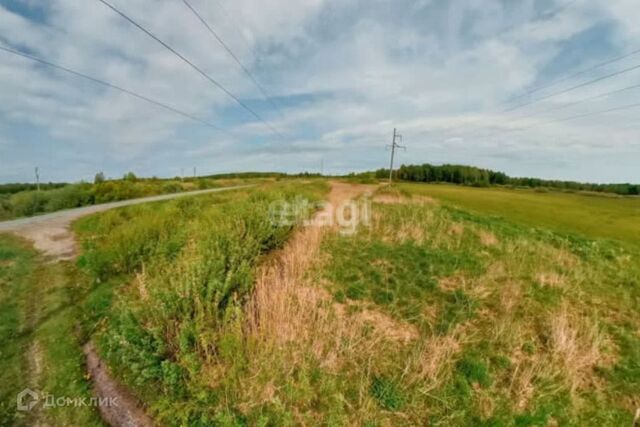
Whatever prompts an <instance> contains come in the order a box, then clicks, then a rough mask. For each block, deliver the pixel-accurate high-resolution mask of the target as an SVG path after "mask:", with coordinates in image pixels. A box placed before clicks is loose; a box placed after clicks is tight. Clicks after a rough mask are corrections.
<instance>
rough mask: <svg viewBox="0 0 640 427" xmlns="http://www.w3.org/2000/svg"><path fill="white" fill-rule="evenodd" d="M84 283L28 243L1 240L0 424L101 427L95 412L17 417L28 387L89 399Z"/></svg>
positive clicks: (64, 410)
mask: <svg viewBox="0 0 640 427" xmlns="http://www.w3.org/2000/svg"><path fill="white" fill-rule="evenodd" d="M87 290H88V287H87V282H86V280H85V278H83V277H81V276H78V275H77V273H76V271H75V268H74V267H73V266H72V265H69V264H66V263H60V264H47V263H45V262H44V260H42V259H41V258H40V257H39V256H38V255H37V253H36V252H35V251H34V250H33V249H31V247H30V246H29V245H28V244H27V243H26V242H24V241H22V240H20V239H18V238H15V237H12V236H8V235H0V299H1V300H2V303H1V304H0V318H1V319H2V322H1V324H0V342H1V343H2V345H1V348H2V352H1V353H0V375H1V379H0V398H1V402H2V403H1V406H0V425H22V424H31V423H34V422H36V420H37V421H38V422H44V423H48V424H50V425H71V424H75V425H87V426H91V425H102V424H101V422H100V419H99V416H98V415H97V412H96V411H95V409H93V408H88V407H65V408H49V409H41V407H40V406H38V407H36V408H35V409H34V410H33V411H32V412H31V413H28V414H24V413H16V411H15V404H16V402H15V398H16V394H17V393H18V392H19V391H21V390H23V389H24V388H26V387H30V388H32V389H34V390H39V391H41V392H45V393H50V394H52V395H54V396H56V397H69V398H86V397H90V392H89V384H88V382H87V380H86V379H85V378H84V369H83V358H82V352H81V349H80V337H79V335H78V333H77V332H78V329H77V328H78V326H79V325H78V322H77V319H78V317H79V313H80V310H79V301H80V300H81V299H82V298H83V297H84V295H85V294H86V292H87Z"/></svg>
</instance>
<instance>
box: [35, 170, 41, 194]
mask: <svg viewBox="0 0 640 427" xmlns="http://www.w3.org/2000/svg"><path fill="white" fill-rule="evenodd" d="M35 171H36V188H37V189H38V191H40V173H39V170H38V167H37V166H36V170H35Z"/></svg>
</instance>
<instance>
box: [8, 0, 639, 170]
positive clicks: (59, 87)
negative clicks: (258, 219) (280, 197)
mask: <svg viewBox="0 0 640 427" xmlns="http://www.w3.org/2000/svg"><path fill="white" fill-rule="evenodd" d="M113 2H114V4H115V5H116V6H117V7H118V8H120V9H122V10H123V11H125V12H126V13H127V14H129V15H130V16H132V17H133V18H134V19H136V20H138V21H139V22H140V23H141V24H142V25H144V26H145V27H148V28H149V29H150V31H152V32H153V33H154V34H156V35H158V36H159V37H161V38H162V39H163V40H165V41H166V42H167V43H169V44H170V45H171V46H174V47H175V48H176V49H178V50H179V51H180V52H182V53H184V55H185V56H187V57H188V58H190V59H192V60H193V61H194V62H195V63H196V64H197V65H198V66H199V67H201V68H202V69H203V70H205V71H206V72H207V73H209V74H210V75H211V76H212V77H214V78H215V79H216V80H217V81H219V82H220V83H221V84H223V85H225V86H226V87H228V88H229V90H231V91H232V92H233V93H234V94H236V95H237V96H238V97H240V98H241V99H242V100H243V102H245V103H246V104H248V105H250V106H251V107H252V108H253V109H255V110H256V111H258V112H259V113H260V115H261V116H262V117H264V118H266V119H267V120H268V121H269V123H270V124H272V125H273V126H274V127H276V128H277V129H278V130H279V131H280V132H281V133H283V134H284V139H281V138H279V137H277V136H276V135H274V134H273V133H272V132H271V131H270V130H269V129H268V127H267V126H265V125H264V124H262V123H260V122H259V121H257V120H256V119H255V118H254V117H252V116H251V115H250V114H248V113H247V112H246V111H244V110H242V109H241V108H239V107H238V105H237V104H236V103H235V102H234V101H233V100H231V99H230V98H229V97H228V96H226V95H225V94H224V93H222V92H221V91H220V90H219V89H216V88H215V87H213V86H212V85H211V84H210V83H209V82H208V81H207V80H205V79H204V78H203V77H202V76H200V75H198V74H197V73H195V72H194V71H193V70H191V69H190V68H189V67H188V66H186V65H185V64H184V63H182V62H181V61H180V60H179V59H178V58H176V57H175V56H174V55H172V54H171V53H170V52H168V51H167V50H165V49H163V48H162V47H161V46H159V45H158V44H157V43H156V42H154V41H153V40H151V39H150V38H148V37H147V36H145V35H144V34H143V33H141V32H140V31H138V30H136V29H135V28H134V27H133V26H131V25H130V24H129V23H127V22H126V21H124V20H123V19H121V18H120V17H118V16H117V15H116V14H114V13H113V12H112V11H110V10H109V9H108V8H106V7H105V6H104V5H102V4H100V3H99V2H97V1H85V2H78V1H75V0H52V1H51V2H47V3H46V4H42V3H41V2H22V3H21V2H12V3H11V4H13V5H14V6H12V7H11V8H10V7H9V6H8V5H5V6H0V42H2V43H3V44H5V45H10V46H12V47H14V48H17V49H21V50H23V51H26V52H30V53H33V54H35V55H37V56H40V57H42V58H45V59H47V60H50V61H52V62H56V63H59V64H61V65H64V66H67V67H69V68H72V69H75V70H78V71H81V72H84V73H87V74H90V75H92V76H95V77H97V78H100V79H104V80H107V81H109V82H112V83H114V84H117V85H119V86H122V87H124V88H127V89H131V90H134V91H136V92H138V93H140V94H143V95H145V96H148V97H150V98H153V99H156V100H158V101H161V102H164V103H167V104H169V105H171V106H173V107H175V108H178V109H181V110H183V111H185V112H188V113H190V114H193V115H196V116H198V117H201V118H203V119H206V120H208V121H211V122H214V123H217V124H220V125H221V126H223V127H224V128H225V129H228V130H227V131H224V132H215V131H212V130H211V129H208V128H203V127H202V126H200V125H199V124H197V123H193V122H191V121H189V120H188V119H185V118H183V117H181V116H177V115H174V114H172V113H169V112H167V111H164V110H162V109H160V108H158V107H155V106H152V105H149V104H146V103H144V102H142V101H140V100H137V99H134V98H131V97H130V96H127V95H125V94H122V93H120V92H117V91H113V90H109V89H106V88H103V87H100V86H97V85H95V84H93V83H91V82H86V81H82V80H80V79H78V78H76V77H73V76H68V75H65V74H64V73H61V72H58V71H54V70H51V69H47V68H44V67H42V66H40V65H36V64H34V63H30V62H28V61H27V60H24V59H21V58H17V57H13V56H10V55H9V54H6V53H4V52H0V58H1V60H0V101H1V102H0V154H2V160H1V162H2V163H3V164H2V168H0V181H7V180H17V179H20V180H28V179H30V175H31V172H32V167H33V164H34V163H36V162H38V163H39V164H40V166H41V169H42V170H43V173H44V174H49V175H50V177H51V179H55V180H62V179H64V180H76V179H78V178H81V177H83V176H85V175H90V174H91V170H92V169H104V170H105V172H107V174H108V175H119V174H120V173H122V172H123V171H126V170H129V169H135V168H139V173H145V174H155V175H160V176H170V175H175V174H176V173H178V172H179V170H180V169H183V168H189V169H190V168H192V167H193V166H197V167H198V169H199V170H200V171H202V172H203V173H213V172H217V171H230V170H273V169H278V170H287V171H297V170H302V169H306V168H318V167H319V166H318V165H319V163H320V160H321V159H322V160H324V164H325V170H331V171H332V172H347V171H350V170H362V169H366V168H373V167H376V168H377V167H384V166H385V165H386V161H387V160H386V157H387V155H388V153H386V152H385V149H384V146H385V145H386V144H388V142H389V139H390V134H391V131H392V128H393V127H397V128H399V130H400V131H401V132H402V133H403V134H404V136H405V143H406V145H407V146H408V148H409V151H408V152H407V154H406V155H405V154H403V153H401V154H400V161H401V162H407V163H408V162H426V161H432V162H433V161H438V162H462V163H468V164H478V165H480V166H486V167H494V168H498V169H503V170H505V171H507V172H508V173H510V174H513V175H521V174H527V175H537V176H542V177H545V176H549V177H557V178H567V179H581V180H595V181H598V180H604V179H607V180H609V179H612V178H613V179H615V180H619V181H640V172H639V171H638V169H637V167H636V168H634V167H633V166H632V165H631V164H630V163H629V162H625V161H622V160H623V159H625V160H626V159H628V158H629V156H636V157H638V156H639V155H640V147H639V144H638V141H639V138H638V137H639V136H640V125H638V126H635V125H634V123H636V117H637V113H638V110H632V109H630V110H627V111H619V112H612V113H610V114H605V115H597V116H593V117H592V118H584V119H577V120H571V121H566V122H556V123H548V122H550V121H551V120H555V119H560V118H563V117H570V116H572V115H579V114H584V113H589V112H597V111H602V110H606V109H608V108H612V107H616V106H620V105H627V104H630V103H632V102H633V100H634V99H637V95H638V93H639V92H640V91H633V90H630V91H628V92H623V93H619V94H616V95H615V96H611V97H601V98H598V99H596V100H593V101H589V102H584V103H582V104H576V105H575V106H573V107H568V108H565V109H561V110H554V108H557V107H558V106H561V105H563V103H570V102H576V101H580V100H583V99H586V98H589V97H594V96H596V95H599V94H603V93H606V92H608V91H613V90H616V89H619V88H622V87H625V86H628V85H631V84H633V83H635V82H636V81H637V78H638V75H640V70H639V71H638V72H630V73H627V74H624V75H621V76H618V77H616V78H615V79H610V80H606V81H602V82H600V83H598V84H597V85H592V86H588V87H584V88H581V89H580V90H575V91H571V92H568V93H566V94H563V95H562V96H557V97H553V98H549V99H548V100H545V101H542V102H538V103H535V104H532V105H531V106H530V107H527V108H523V109H521V110H518V111H514V112H512V113H505V112H503V111H504V110H505V108H506V107H507V106H509V105H513V104H510V103H509V100H510V99H511V98H513V97H514V96H516V95H518V94H521V93H523V92H524V91H527V90H530V89H531V88H535V87H537V86H539V85H541V84H546V83H548V82H549V81H553V80H554V79H556V78H558V77H559V76H564V75H567V73H571V72H574V71H577V70H580V69H582V68H584V67H589V66H591V65H593V64H596V63H598V62H599V61H603V60H605V59H608V58H611V57H614V56H616V55H622V54H624V53H626V52H629V51H631V50H633V49H637V46H640V31H638V28H637V25H636V24H637V22H638V19H640V10H639V9H638V8H637V7H636V5H635V2H634V1H633V0H614V1H610V2H599V3H597V4H596V3H595V2H585V1H578V2H575V3H573V4H571V2H569V3H567V2H566V0H522V1H520V2H511V1H506V0H484V1H462V0H458V1H451V2H438V1H429V0H423V1H417V0H416V1H409V0H396V1H390V0H373V1H366V2H364V1H363V0H312V1H305V2H300V1H294V0H277V1H271V2H262V1H258V0H235V1H227V0H219V2H220V3H221V4H222V5H223V7H222V8H221V7H218V6H217V5H216V2H207V1H204V0H191V3H192V4H193V5H194V7H196V8H197V9H198V11H199V12H200V13H202V15H203V16H204V17H205V19H207V21H208V22H210V24H211V26H212V27H213V28H215V29H216V31H217V32H218V33H219V34H220V35H221V36H222V37H223V38H224V39H225V41H226V42H227V44H228V45H229V46H230V47H231V48H232V49H233V50H234V52H235V53H236V54H237V56H238V57H239V58H240V60H241V61H242V62H243V63H244V64H246V65H247V67H249V68H250V69H251V70H252V73H253V74H254V75H255V76H256V78H257V79H258V80H259V81H260V82H261V83H262V85H263V86H264V87H265V88H266V90H267V91H268V93H269V94H271V95H272V96H273V102H274V103H276V104H277V105H278V106H279V108H278V109H277V110H274V109H273V108H271V104H270V103H268V102H266V101H265V100H264V99H261V94H260V92H259V91H258V90H257V89H256V87H255V86H254V85H253V84H252V82H251V81H250V80H249V79H248V78H247V76H246V75H244V74H243V72H242V70H240V69H239V67H238V65H237V64H236V63H235V62H234V61H233V60H232V59H231V58H229V56H228V55H227V53H226V52H225V51H224V50H223V49H222V48H221V47H220V46H219V45H218V44H217V42H216V41H215V39H213V38H212V36H211V34H209V33H208V32H207V30H206V29H205V28H204V27H202V25H201V24H200V23H199V22H198V20H197V19H196V18H195V17H194V16H193V15H192V14H191V13H190V12H189V10H188V9H187V8H186V7H184V5H183V4H182V2H180V1H170V0H161V1H158V0H140V1H137V2H125V1H124V0H113ZM15 4H19V5H21V7H16V6H15ZM564 4H569V6H567V7H564V8H563V5H564ZM593 40H597V41H598V43H597V46H596V44H594V43H593ZM637 63H640V55H637V56H635V57H634V56H632V57H629V58H627V59H625V60H623V61H619V62H617V63H612V64H609V65H607V66H605V67H602V68H601V69H598V70H594V71H593V72H590V73H585V74H583V75H579V76H575V77H573V78H571V79H567V80H565V81H562V82H560V83H558V84H557V85H555V86H551V87H549V88H548V89H546V90H544V91H540V92H539V93H537V94H535V95H534V96H532V97H531V98H530V99H535V96H543V95H545V94H549V93H552V92H553V91H555V90H559V89H562V88H566V87H571V86H573V85H576V84H579V83H582V82H584V81H587V80H588V79H590V78H595V77H597V76H599V75H603V74H605V73H607V72H613V71H615V70H618V69H623V68H625V67H630V66H632V65H635V64H637ZM528 99H529V98H523V99H521V100H520V101H521V102H522V101H526V100H528ZM636 102H637V101H636ZM520 128H528V129H525V130H521V131H518V130H517V129H520ZM24 141H29V143H28V144H26V143H25V142H24ZM43 147H47V150H48V151H47V150H44V149H43ZM43 150H44V151H43ZM52 153H53V154H52ZM599 159H601V164H599V167H598V168H595V169H594V168H590V169H587V168H585V167H584V164H585V163H588V164H598V161H599ZM616 159H617V160H616ZM618 160H620V162H618ZM5 162H6V163H7V165H6V166H5V164H4V163H5ZM617 163H621V164H623V166H622V167H618V166H617ZM9 165H11V167H9ZM177 171H178V172H177Z"/></svg>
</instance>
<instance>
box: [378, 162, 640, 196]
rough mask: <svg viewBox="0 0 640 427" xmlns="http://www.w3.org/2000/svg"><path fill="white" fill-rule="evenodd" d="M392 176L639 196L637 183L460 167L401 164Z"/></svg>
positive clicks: (381, 175) (386, 173) (380, 171)
mask: <svg viewBox="0 0 640 427" xmlns="http://www.w3.org/2000/svg"><path fill="white" fill-rule="evenodd" d="M375 175H376V178H380V179H384V178H387V177H388V176H389V169H378V170H377V171H376V172H375ZM394 176H395V177H396V178H397V179H399V180H402V181H414V182H448V183H452V184H460V185H469V186H475V187H487V186H490V185H508V186H516V187H532V188H541V187H544V188H555V189H561V190H571V191H595V192H600V193H615V194H620V195H623V196H631V195H638V194H640V184H628V183H626V184H589V183H582V182H574V181H557V180H546V179H539V178H513V177H510V176H508V175H507V174H505V173H502V172H496V171H492V170H489V169H481V168H477V167H473V166H463V165H442V166H434V165H430V164H423V165H402V166H400V168H399V169H398V170H397V171H395V172H394Z"/></svg>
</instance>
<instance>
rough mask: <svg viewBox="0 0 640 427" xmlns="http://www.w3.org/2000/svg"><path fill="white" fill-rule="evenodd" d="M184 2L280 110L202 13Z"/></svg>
mask: <svg viewBox="0 0 640 427" xmlns="http://www.w3.org/2000/svg"><path fill="white" fill-rule="evenodd" d="M182 2H183V3H184V4H185V6H187V8H189V10H191V12H193V14H194V15H195V16H196V17H197V18H198V20H199V21H200V22H201V23H202V25H204V26H205V27H206V28H207V30H209V33H211V35H212V36H213V37H214V38H215V39H216V40H217V41H218V43H220V45H222V47H223V48H224V49H225V50H226V51H227V53H228V54H229V55H230V56H231V57H232V58H233V60H234V61H235V62H236V63H237V64H238V65H239V66H240V68H241V69H242V71H244V73H245V74H246V75H247V76H248V77H249V78H250V79H251V81H252V82H253V84H254V85H256V87H257V88H258V90H260V92H261V93H262V96H263V97H264V98H265V99H266V100H267V101H268V102H269V103H270V104H271V106H272V107H273V108H274V109H278V107H277V106H276V104H275V103H274V102H273V100H272V99H271V97H270V96H269V94H268V93H267V91H266V90H265V89H264V87H263V86H262V85H261V84H260V83H259V82H258V80H257V79H256V78H255V77H254V76H253V74H252V73H251V71H249V70H248V69H247V67H245V66H244V64H243V63H242V62H241V61H240V59H239V58H238V57H237V56H236V54H235V53H233V51H232V50H231V48H230V47H229V46H228V45H227V44H226V43H225V42H224V40H222V38H221V37H220V36H219V35H218V33H216V32H215V30H214V29H213V28H211V26H210V25H209V23H207V21H206V20H205V19H204V18H203V17H202V15H200V13H198V11H197V10H196V9H195V8H194V7H193V6H192V5H191V4H190V3H189V2H188V1H187V0H182Z"/></svg>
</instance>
